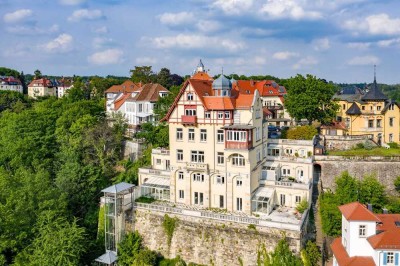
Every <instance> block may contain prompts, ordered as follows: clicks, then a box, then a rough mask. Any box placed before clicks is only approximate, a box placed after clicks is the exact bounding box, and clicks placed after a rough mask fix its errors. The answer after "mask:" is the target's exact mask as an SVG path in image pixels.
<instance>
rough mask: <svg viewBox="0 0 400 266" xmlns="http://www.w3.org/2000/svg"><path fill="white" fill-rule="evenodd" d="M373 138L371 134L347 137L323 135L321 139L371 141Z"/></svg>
mask: <svg viewBox="0 0 400 266" xmlns="http://www.w3.org/2000/svg"><path fill="white" fill-rule="evenodd" d="M373 137H374V135H373V134H366V135H352V136H351V135H348V136H331V135H323V136H321V138H325V139H326V140H363V139H372V138H373Z"/></svg>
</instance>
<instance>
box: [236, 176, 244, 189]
mask: <svg viewBox="0 0 400 266" xmlns="http://www.w3.org/2000/svg"><path fill="white" fill-rule="evenodd" d="M236 186H237V187H241V186H243V180H242V179H241V178H238V179H236Z"/></svg>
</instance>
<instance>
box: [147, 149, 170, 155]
mask: <svg viewBox="0 0 400 266" xmlns="http://www.w3.org/2000/svg"><path fill="white" fill-rule="evenodd" d="M151 153H152V154H163V155H169V150H167V149H160V148H157V149H152V150H151Z"/></svg>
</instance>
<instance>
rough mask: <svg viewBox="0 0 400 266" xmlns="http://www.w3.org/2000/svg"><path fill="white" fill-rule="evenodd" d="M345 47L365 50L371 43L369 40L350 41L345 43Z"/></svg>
mask: <svg viewBox="0 0 400 266" xmlns="http://www.w3.org/2000/svg"><path fill="white" fill-rule="evenodd" d="M347 47H349V48H354V49H361V50H366V49H368V48H369V47H371V43H370V42H351V43H348V44H347Z"/></svg>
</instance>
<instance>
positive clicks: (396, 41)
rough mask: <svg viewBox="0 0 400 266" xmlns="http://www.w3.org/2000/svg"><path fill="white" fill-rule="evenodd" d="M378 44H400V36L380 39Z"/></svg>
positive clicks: (384, 45)
mask: <svg viewBox="0 0 400 266" xmlns="http://www.w3.org/2000/svg"><path fill="white" fill-rule="evenodd" d="M377 44H378V46H379V47H390V46H392V45H395V44H400V38H396V39H389V40H381V41H378V43H377Z"/></svg>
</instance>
